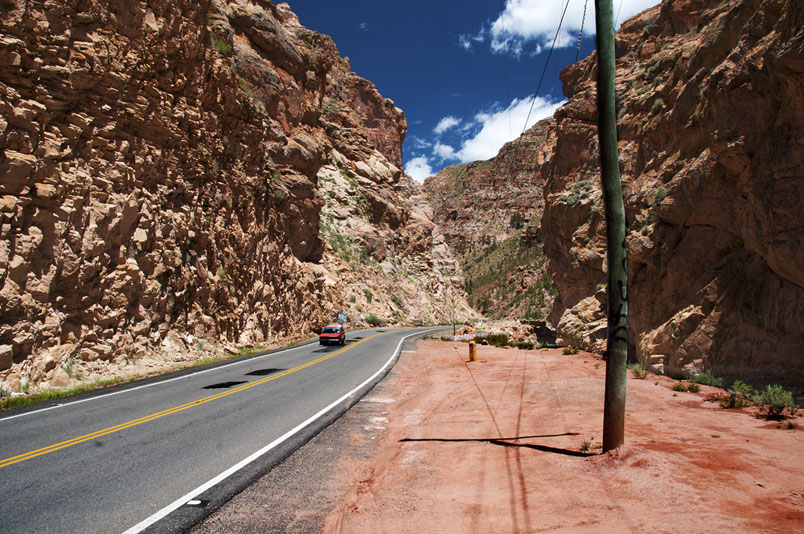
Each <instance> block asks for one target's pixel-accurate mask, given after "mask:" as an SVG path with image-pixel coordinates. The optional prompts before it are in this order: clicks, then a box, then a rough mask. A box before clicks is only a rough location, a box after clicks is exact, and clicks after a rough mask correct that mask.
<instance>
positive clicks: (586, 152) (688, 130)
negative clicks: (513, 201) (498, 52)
mask: <svg viewBox="0 0 804 534" xmlns="http://www.w3.org/2000/svg"><path fill="white" fill-rule="evenodd" d="M802 28H804V4H802V3H801V2H798V1H795V0H779V1H761V0H740V1H733V2H721V3H717V4H716V5H715V4H712V3H710V2H704V1H702V0H675V1H665V2H663V3H662V4H661V5H660V6H657V7H655V8H653V9H650V10H647V11H645V12H644V13H642V14H641V15H638V16H636V17H634V18H633V19H631V20H629V21H627V22H626V23H625V24H624V25H623V26H622V28H621V30H620V31H619V32H618V34H617V37H616V50H617V92H618V102H619V113H618V135H619V146H620V159H621V162H622V165H621V169H622V171H621V172H622V180H623V186H624V197H625V205H626V217H627V224H628V234H627V243H626V244H627V249H628V275H629V287H628V295H629V302H628V305H629V321H630V323H629V340H630V345H631V352H632V357H633V358H635V359H637V360H639V361H640V362H643V363H645V364H646V365H649V366H651V367H652V368H654V369H655V370H657V371H662V372H664V373H667V374H670V375H671V376H683V375H686V374H689V373H692V372H696V371H698V370H701V369H706V370H710V371H711V372H712V373H713V374H715V375H720V376H724V377H729V378H743V379H746V378H750V379H752V380H754V381H756V382H762V381H773V382H779V383H782V384H785V385H786V386H787V387H789V388H792V389H794V390H796V391H798V392H802V391H804V352H803V351H802V347H804V327H803V326H802V324H803V323H802V321H801V317H802V316H803V315H802V314H804V267H802V266H804V261H802V260H804V256H803V255H802V254H804V232H802V217H801V214H802V213H804V146H803V145H802V139H804V109H802V106H804V93H802V87H804V59H803V58H804V30H802ZM595 61H596V57H595V56H594V55H593V56H592V57H590V58H588V59H586V60H584V61H581V62H579V63H577V64H575V65H573V66H570V67H568V68H567V69H565V70H564V71H563V72H562V81H563V83H564V93H565V95H566V96H567V97H568V98H569V103H568V104H567V105H566V106H563V107H562V108H561V109H559V110H558V111H557V112H556V114H555V116H554V119H555V122H554V124H553V125H552V126H551V128H550V129H549V133H548V137H547V140H546V141H545V143H544V145H543V154H542V156H541V157H542V158H543V161H544V164H543V165H542V167H541V173H542V176H543V177H544V181H545V182H544V183H545V185H544V193H545V211H544V216H543V218H542V226H541V229H542V235H543V236H544V250H545V253H546V255H547V256H548V257H549V258H550V261H549V264H548V271H549V272H550V275H551V276H552V277H553V280H554V282H555V284H556V287H557V288H558V291H559V295H558V297H557V299H556V303H555V305H554V308H553V312H552V314H551V316H550V318H551V320H552V321H553V323H554V324H555V325H557V327H558V330H559V333H560V335H561V336H562V337H563V339H564V342H565V343H570V344H574V345H576V346H582V347H584V348H588V349H590V350H594V351H600V350H602V349H603V348H604V344H605V293H604V291H603V287H604V286H603V284H604V282H605V281H606V275H605V272H604V268H605V267H604V263H605V262H604V258H605V234H604V221H603V215H602V213H603V212H602V204H601V196H600V190H599V185H598V184H599V174H598V173H599V171H598V153H597V132H596V127H595V120H596V112H595V82H594V76H595V71H596V69H595ZM580 193H583V194H580Z"/></svg>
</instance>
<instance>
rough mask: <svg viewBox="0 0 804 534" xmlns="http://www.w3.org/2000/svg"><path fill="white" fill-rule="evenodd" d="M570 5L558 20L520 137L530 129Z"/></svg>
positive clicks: (565, 6) (565, 7) (566, 6)
mask: <svg viewBox="0 0 804 534" xmlns="http://www.w3.org/2000/svg"><path fill="white" fill-rule="evenodd" d="M568 7H569V0H567V3H566V4H565V5H564V12H563V13H562V14H561V20H559V21H558V28H557V29H556V35H555V37H553V44H551V45H550V52H549V53H548V54H547V59H546V60H545V62H544V69H542V75H541V76H540V77H539V84H538V85H537V86H536V93H535V94H534V95H533V101H531V103H530V109H529V110H528V116H527V117H526V118H525V126H523V127H522V134H521V135H520V139H521V137H522V135H524V134H525V130H527V129H528V121H529V120H530V114H531V113H532V112H533V106H534V105H535V104H536V98H537V97H538V96H539V90H540V89H541V88H542V81H543V80H544V74H545V73H546V72H547V65H549V64H550V56H552V55H553V48H555V46H556V41H558V34H559V32H561V25H562V24H563V23H564V15H566V14H567V8H568Z"/></svg>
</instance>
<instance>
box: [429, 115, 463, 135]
mask: <svg viewBox="0 0 804 534" xmlns="http://www.w3.org/2000/svg"><path fill="white" fill-rule="evenodd" d="M460 123H461V119H458V118H455V117H453V116H448V117H444V118H443V119H441V120H440V121H438V124H437V125H436V127H435V128H434V129H433V131H434V132H435V133H436V135H441V134H442V133H444V132H446V131H447V130H449V129H450V128H452V127H454V126H458V125H459V124H460Z"/></svg>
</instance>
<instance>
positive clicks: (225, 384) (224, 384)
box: [204, 380, 248, 389]
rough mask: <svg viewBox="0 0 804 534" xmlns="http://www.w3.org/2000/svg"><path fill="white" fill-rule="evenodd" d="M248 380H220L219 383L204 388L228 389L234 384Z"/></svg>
mask: <svg viewBox="0 0 804 534" xmlns="http://www.w3.org/2000/svg"><path fill="white" fill-rule="evenodd" d="M246 382H248V380H241V381H239V382H219V383H217V384H210V385H209V386H204V389H226V388H230V387H232V386H236V385H238V384H245V383H246Z"/></svg>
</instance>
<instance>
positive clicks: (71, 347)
mask: <svg viewBox="0 0 804 534" xmlns="http://www.w3.org/2000/svg"><path fill="white" fill-rule="evenodd" d="M0 45H1V46H0V95H1V97H0V316H1V317H2V319H1V320H0V380H5V386H4V387H5V388H8V389H12V390H18V389H19V388H20V387H21V384H22V382H24V381H26V380H28V381H32V382H39V383H41V384H43V385H48V384H51V385H52V384H55V383H56V382H54V380H56V381H57V382H59V383H63V382H64V376H62V375H64V370H65V369H73V368H74V367H76V366H80V367H82V368H83V369H84V372H85V373H88V374H90V375H91V374H92V373H96V374H97V373H103V372H111V371H110V369H111V367H110V364H111V363H115V364H116V367H115V368H122V367H124V366H125V365H126V364H127V363H128V362H131V361H132V360H134V359H137V358H139V357H140V356H142V355H143V354H145V353H148V352H149V351H151V350H152V349H153V348H155V347H157V348H159V347H162V348H170V349H171V351H166V352H179V353H181V352H184V353H186V354H187V355H189V356H187V357H192V354H191V353H192V352H193V351H194V350H195V349H196V344H198V345H200V344H201V343H200V342H198V340H199V339H200V340H209V341H214V342H221V343H223V342H229V343H241V344H263V343H268V342H270V341H272V340H277V339H280V338H298V337H300V336H303V335H306V334H308V333H309V332H310V331H311V330H312V329H314V328H315V327H317V326H318V325H320V324H322V323H324V322H327V321H329V320H330V319H331V317H332V316H333V314H334V313H335V312H337V311H341V310H346V311H357V310H356V309H354V308H355V307H358V306H360V304H361V303H362V304H363V305H364V307H363V308H362V310H363V312H364V313H371V312H375V313H376V314H377V315H378V316H380V317H383V318H387V319H389V320H396V321H398V322H407V321H412V320H419V321H424V322H432V321H436V320H441V318H442V317H443V315H444V312H443V304H442V303H443V301H444V298H445V297H444V295H446V294H447V293H448V292H449V293H451V292H452V291H453V287H454V288H455V292H456V293H457V296H456V299H458V300H459V301H461V299H462V296H461V295H462V294H461V292H460V289H459V288H460V287H461V284H462V282H461V279H460V271H459V269H457V268H456V264H455V261H454V260H453V259H452V257H451V256H450V254H449V251H448V250H447V249H446V247H444V246H443V238H442V237H441V235H440V233H439V232H438V230H437V229H436V228H435V227H434V226H433V224H432V222H431V221H430V219H429V217H430V214H429V213H427V211H426V210H424V211H423V210H421V209H420V208H419V207H418V206H417V200H416V199H415V198H413V196H414V195H416V194H418V192H417V191H418V190H417V187H416V185H415V184H414V183H412V181H411V180H410V178H408V177H407V176H405V175H404V174H403V173H402V172H401V171H400V170H399V169H400V168H401V143H402V140H403V139H404V136H405V132H406V122H405V118H404V114H403V113H402V111H401V110H399V109H398V108H396V107H395V106H394V104H393V102H391V101H390V100H388V99H385V98H383V97H382V96H381V95H380V94H379V93H378V92H377V90H376V88H375V87H374V86H373V85H372V84H371V83H370V82H368V81H366V80H363V79H361V78H359V77H357V76H356V75H354V74H353V73H351V72H350V69H349V64H348V61H346V60H345V59H343V58H341V57H340V56H339V54H338V51H337V48H336V46H335V44H334V43H333V42H332V41H331V39H329V38H328V37H326V36H324V35H321V34H318V33H316V32H313V31H310V30H307V29H305V28H304V27H303V26H301V25H300V23H299V21H298V19H297V17H296V16H295V15H294V14H293V13H292V12H291V11H290V9H289V7H288V6H287V5H285V4H280V5H277V6H275V5H273V4H272V3H270V2H268V1H264V0H256V1H246V0H234V1H230V2H225V1H223V0H211V1H203V2H197V1H190V0H168V1H165V2H161V3H154V2H146V1H144V0H143V1H128V0H113V1H111V2H100V1H96V0H89V1H86V2H79V3H60V2H51V1H46V0H41V1H21V0H20V1H14V0H9V1H8V2H5V3H4V4H3V8H2V11H0ZM341 173H343V174H341ZM335 175H337V176H338V177H340V176H341V175H342V176H343V179H344V180H345V181H347V182H348V183H346V184H344V183H342V182H338V184H334V183H332V182H330V181H328V180H329V179H330V178H331V177H333V176H335ZM333 195H334V196H335V197H338V196H341V197H343V198H344V201H343V202H341V203H340V204H343V205H347V204H349V203H352V204H355V205H357V206H359V208H355V210H356V211H355V210H353V213H352V214H351V218H350V217H349V216H347V217H341V218H339V219H338V220H339V221H341V222H343V224H340V223H337V224H336V223H333V222H332V221H331V220H330V219H331V218H332V217H335V213H336V212H337V210H336V209H335V208H331V207H330V205H331V204H332V196H333ZM355 199H357V200H355ZM322 213H324V215H325V217H326V221H325V223H326V224H325V225H324V226H323V227H322V224H321V220H322V219H321V215H322ZM358 221H359V223H360V225H362V226H361V227H360V228H359V229H357V230H355V231H354V232H352V231H351V230H350V229H349V228H347V226H349V225H351V226H352V227H354V225H355V224H356V223H357V222H358ZM333 236H337V238H335V237H333ZM339 239H345V240H346V242H347V243H348V244H349V246H350V247H354V248H355V249H356V250H359V251H361V252H360V253H358V254H357V257H356V258H347V259H343V258H342V257H341V256H342V255H341V256H339V255H338V250H335V248H337V243H339V241H338V240H339ZM402 255H404V258H405V259H404V261H401V260H400V261H399V262H397V263H396V264H395V265H393V264H392V267H393V269H392V268H391V267H388V266H384V265H385V263H383V262H385V261H386V260H387V258H393V257H397V256H402ZM406 266H407V268H408V269H407V271H405V272H406V273H409V272H412V273H414V274H415V275H416V276H419V277H420V282H421V283H422V284H426V285H427V287H428V289H429V290H428V291H427V292H423V291H419V292H417V293H416V298H415V299H414V298H413V297H412V296H411V297H410V298H405V295H406V294H408V293H411V294H412V293H413V289H412V286H413V283H409V282H408V281H406V282H404V283H403V282H402V281H400V279H401V278H405V277H404V276H402V275H401V274H399V272H400V271H399V269H403V268H405V267H406ZM414 266H415V268H414ZM434 266H440V267H442V269H441V270H439V269H437V268H434ZM417 269H418V270H417ZM392 270H393V272H391V271H392ZM368 273H371V276H369V274H368ZM389 273H390V274H389ZM405 280H407V279H405ZM367 281H370V283H368V285H366V284H367ZM369 288H370V289H369ZM392 288H393V289H396V290H398V291H397V292H396V293H393V292H389V290H390V289H392ZM363 289H366V290H367V291H371V290H373V298H371V299H369V298H368V297H367V296H366V295H368V293H367V292H366V291H363ZM355 294H356V295H358V296H359V297H360V298H361V299H362V300H357V299H356V298H355V299H354V300H352V299H351V298H350V296H353V295H355ZM392 295H393V296H394V298H395V299H397V300H398V301H399V302H397V301H396V300H392V298H391V297H392ZM461 302H462V301H461ZM462 306H463V307H464V308H465V306H466V305H465V303H462ZM350 307H352V308H353V309H352V310H350ZM165 357H166V358H168V357H172V356H165ZM43 362H44V363H43ZM57 377H58V378H57Z"/></svg>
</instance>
